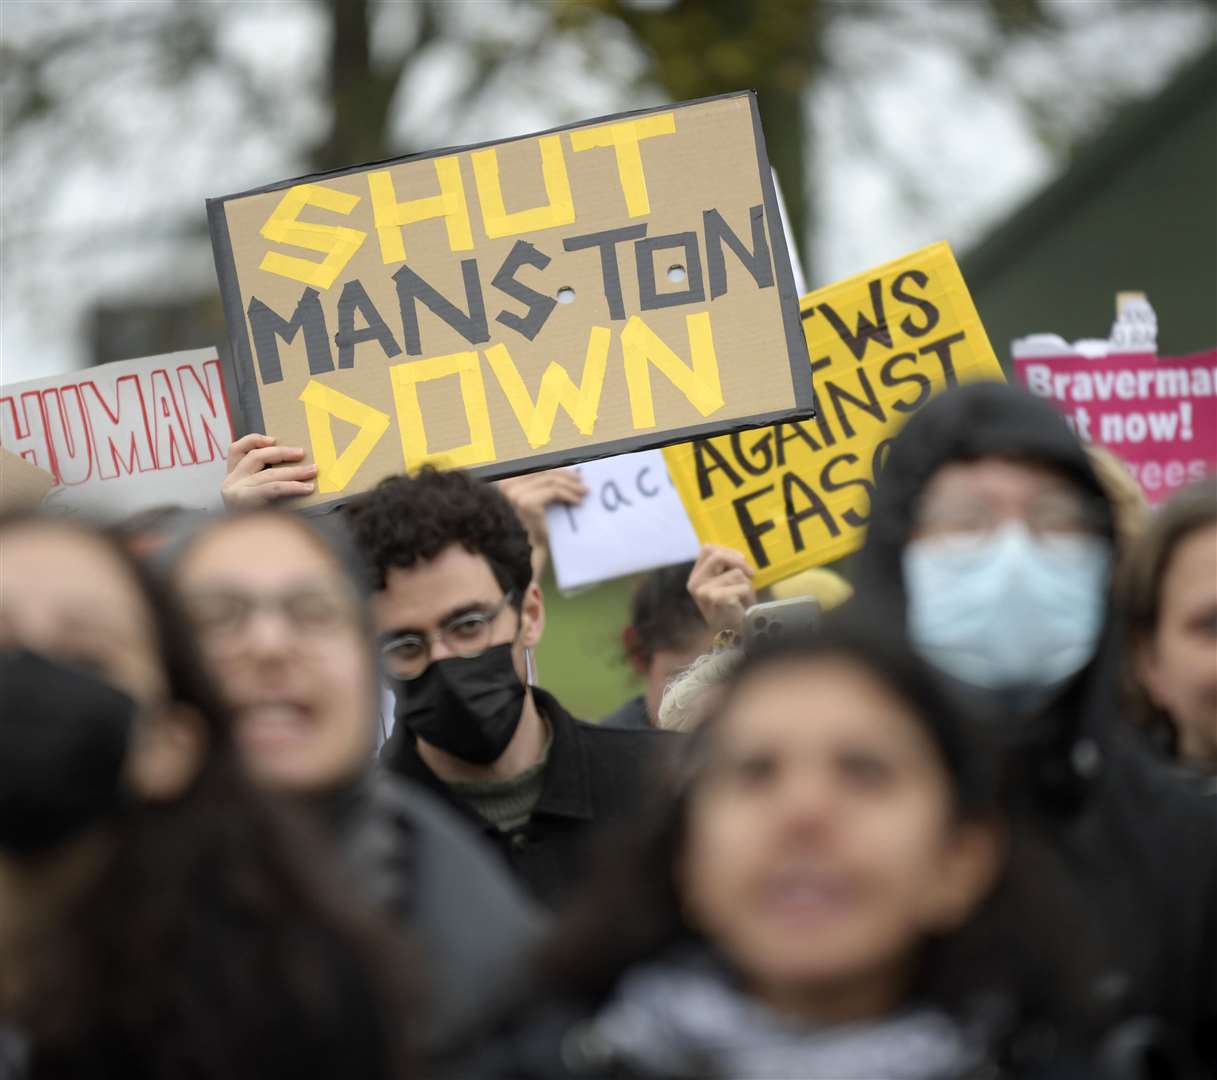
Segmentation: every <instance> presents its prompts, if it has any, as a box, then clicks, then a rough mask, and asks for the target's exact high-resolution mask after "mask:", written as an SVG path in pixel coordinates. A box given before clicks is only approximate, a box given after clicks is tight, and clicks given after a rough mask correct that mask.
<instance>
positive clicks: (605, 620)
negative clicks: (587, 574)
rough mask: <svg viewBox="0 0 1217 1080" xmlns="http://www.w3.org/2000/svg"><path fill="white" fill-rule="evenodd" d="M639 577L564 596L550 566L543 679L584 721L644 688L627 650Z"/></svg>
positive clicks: (540, 659) (540, 656) (545, 586)
mask: <svg viewBox="0 0 1217 1080" xmlns="http://www.w3.org/2000/svg"><path fill="white" fill-rule="evenodd" d="M636 580H637V579H636V578H633V577H630V578H620V579H618V580H617V581H609V582H605V583H604V584H602V585H595V586H593V587H592V588H590V589H587V590H586V591H584V592H580V593H577V594H576V595H574V596H563V595H562V594H561V593H560V592H558V586H557V584H556V583H555V582H554V576H553V571H552V570H551V569H547V570H546V573H545V578H544V580H543V581H542V583H541V589H542V591H543V592H544V594H545V635H544V637H542V639H541V645H540V647H539V648H538V649H537V682H538V683H539V684H540V685H541V686H543V687H544V688H545V689H546V690H548V691H550V692H551V693H552V694H554V696H555V697H557V699H558V700H559V701H560V702H562V704H563V705H565V706H566V708H567V709H569V710H570V712H571V713H572V714H573V715H575V716H577V717H579V718H580V719H582V720H601V719H603V718H604V717H605V716H606V715H607V714H608V713H610V712H612V711H613V710H614V709H616V708H617V707H618V706H619V705H621V704H622V703H623V702H624V701H625V700H626V699H627V698H631V697H634V696H635V695H636V694H638V693H639V692H640V690H641V683H640V681H639V680H637V679H636V678H634V676H633V674H632V673H631V671H630V669H629V667H628V665H627V664H626V662H625V657H624V656H623V655H622V649H621V632H622V630H624V629H625V626H626V623H627V622H629V617H630V595H631V593H632V592H633V588H634V582H635V581H636Z"/></svg>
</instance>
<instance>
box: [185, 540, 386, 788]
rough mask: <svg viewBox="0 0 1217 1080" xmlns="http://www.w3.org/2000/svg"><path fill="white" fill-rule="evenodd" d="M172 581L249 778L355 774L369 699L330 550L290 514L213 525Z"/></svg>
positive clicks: (298, 783)
mask: <svg viewBox="0 0 1217 1080" xmlns="http://www.w3.org/2000/svg"><path fill="white" fill-rule="evenodd" d="M177 583H178V586H179V588H180V590H181V592H182V595H183V597H184V599H185V601H186V607H187V610H188V612H189V613H190V615H191V618H192V619H193V621H194V624H195V627H196V629H197V632H198V635H199V640H200V642H201V643H202V646H203V650H204V653H205V655H206V657H207V660H208V662H209V664H210V666H211V667H212V669H213V670H214V671H215V673H216V675H217V676H218V677H219V679H220V684H221V688H222V690H223V693H224V696H225V697H226V698H227V699H228V702H229V704H230V705H231V706H232V708H233V710H234V721H235V732H236V738H237V742H238V745H239V746H240V748H241V752H242V755H243V757H244V759H245V763H246V765H247V767H248V768H249V769H250V770H251V772H252V773H253V774H254V776H255V778H256V779H258V780H259V782H261V783H264V784H266V785H267V786H269V787H273V788H275V789H278V790H282V791H286V792H290V793H293V794H300V795H306V796H307V795H310V794H314V793H319V792H324V791H327V790H329V789H332V788H333V787H336V786H339V785H341V784H343V783H344V782H346V781H348V780H350V779H351V778H352V777H354V776H355V775H356V774H357V773H358V772H359V770H360V769H361V768H362V767H363V765H364V764H365V762H366V761H368V759H369V758H370V756H371V754H372V750H373V744H374V740H375V730H376V729H375V724H376V716H377V711H378V706H379V703H378V702H377V701H376V700H375V685H376V683H375V676H374V671H375V669H374V659H373V656H372V653H371V646H370V643H369V642H368V641H367V640H366V639H365V637H364V635H363V631H362V629H361V627H360V622H359V604H358V598H357V596H356V594H355V590H354V587H353V585H352V584H351V582H350V581H349V580H348V579H347V577H346V575H345V574H344V573H343V572H342V570H341V568H340V567H339V566H337V565H336V563H335V561H334V559H333V557H332V556H331V555H330V554H329V552H327V551H326V550H325V549H324V548H323V547H322V546H321V545H320V544H319V543H318V542H317V541H315V540H314V539H313V538H312V537H310V536H309V535H308V534H307V533H306V532H305V531H304V529H302V528H299V527H297V526H295V525H293V524H291V523H290V522H289V521H279V520H277V519H275V518H272V517H269V516H267V517H253V518H249V519H247V520H237V521H233V522H229V523H222V524H219V525H217V526H215V527H214V528H212V529H210V530H209V531H208V532H206V533H204V534H203V535H202V536H201V537H200V538H199V539H198V541H197V542H196V543H195V544H194V545H193V546H192V547H191V548H190V549H189V550H188V551H187V552H186V554H185V556H184V557H183V558H182V560H181V562H180V563H179V565H178V569H177Z"/></svg>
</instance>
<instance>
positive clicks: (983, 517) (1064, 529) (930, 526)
mask: <svg viewBox="0 0 1217 1080" xmlns="http://www.w3.org/2000/svg"><path fill="white" fill-rule="evenodd" d="M1017 519H1018V520H1020V521H1021V522H1022V523H1023V524H1024V525H1026V526H1027V528H1028V529H1029V530H1030V531H1031V532H1032V533H1033V534H1034V535H1035V536H1038V537H1039V538H1041V539H1051V538H1053V537H1058V536H1090V535H1094V534H1096V533H1101V532H1102V531H1103V529H1104V527H1105V524H1106V521H1107V515H1105V514H1104V512H1103V508H1102V504H1101V503H1100V502H1099V501H1098V500H1096V499H1089V500H1087V499H1079V498H1077V497H1075V496H1072V495H1064V494H1060V495H1044V496H1041V497H1040V498H1039V499H1036V500H1035V501H1034V502H1033V503H1032V504H1031V505H1030V506H1028V507H1027V510H1026V512H1025V513H1023V514H1020V515H1018V516H1017ZM916 520H917V532H918V533H919V534H920V535H922V536H941V537H953V536H954V537H959V538H961V539H966V538H977V539H979V538H981V537H985V536H990V535H992V534H993V533H994V532H996V531H997V529H998V528H999V527H1000V526H1001V525H1003V524H1005V522H1006V521H1008V520H1010V518H1009V515H1003V514H1001V513H999V512H998V511H997V510H996V509H995V508H994V507H992V506H990V505H989V504H988V503H984V502H973V501H969V502H963V501H960V500H954V501H947V500H943V501H941V502H938V503H936V504H934V503H932V504H930V505H928V506H924V507H922V508H920V509H919V511H918V513H917V519H916Z"/></svg>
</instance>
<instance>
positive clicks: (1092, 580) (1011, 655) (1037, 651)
mask: <svg viewBox="0 0 1217 1080" xmlns="http://www.w3.org/2000/svg"><path fill="white" fill-rule="evenodd" d="M903 564H904V585H905V591H906V593H907V594H908V627H909V634H910V635H911V637H912V641H913V644H914V645H915V646H916V648H917V650H918V651H919V652H920V653H921V654H922V656H924V657H925V659H927V660H928V661H930V662H931V663H932V664H934V666H935V667H937V668H939V669H940V670H942V671H944V672H946V673H947V674H949V675H952V676H954V677H955V678H956V679H959V680H960V681H962V682H964V683H968V684H969V685H971V686H974V687H978V688H981V689H985V690H1011V691H1018V690H1031V689H1038V688H1049V687H1054V686H1057V685H1059V684H1060V683H1062V682H1064V681H1065V680H1066V679H1068V678H1069V676H1071V675H1073V674H1074V673H1075V672H1077V671H1078V670H1080V669H1081V668H1082V667H1083V666H1085V664H1086V663H1087V662H1088V661H1089V660H1090V658H1091V657H1092V656H1093V655H1094V652H1095V648H1096V647H1097V645H1098V641H1099V635H1100V634H1101V632H1102V629H1103V614H1104V610H1105V608H1106V586H1107V577H1108V572H1109V570H1110V566H1111V545H1110V544H1109V543H1108V542H1107V541H1106V540H1104V539H1102V538H1100V537H1095V536H1055V537H1052V538H1050V539H1046V540H1045V539H1039V538H1037V537H1034V536H1032V534H1031V533H1030V532H1029V531H1028V529H1027V527H1026V526H1025V525H1024V524H1023V523H1022V522H1012V523H1011V524H1009V525H1006V526H1004V527H1002V528H1001V529H999V530H997V531H996V532H994V533H993V534H991V535H986V536H984V537H982V538H974V537H968V538H962V537H948V538H941V537H935V538H932V539H926V540H914V541H912V542H910V543H909V544H908V546H907V547H906V548H905V550H904V557H903Z"/></svg>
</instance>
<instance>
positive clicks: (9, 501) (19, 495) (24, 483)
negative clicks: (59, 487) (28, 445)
mask: <svg viewBox="0 0 1217 1080" xmlns="http://www.w3.org/2000/svg"><path fill="white" fill-rule="evenodd" d="M54 486H55V478H54V477H53V476H52V475H51V474H50V473H49V472H47V471H46V470H45V469H40V468H38V466H37V465H31V464H30V463H29V462H28V461H26V460H25V458H22V457H18V456H17V455H16V454H11V453H9V451H7V450H5V449H4V448H3V447H0V510H14V509H17V508H19V507H27V506H37V505H38V504H39V503H40V502H42V500H43V499H44V498H46V493H47V492H48V491H50V490H51V488H53V487H54Z"/></svg>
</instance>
